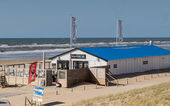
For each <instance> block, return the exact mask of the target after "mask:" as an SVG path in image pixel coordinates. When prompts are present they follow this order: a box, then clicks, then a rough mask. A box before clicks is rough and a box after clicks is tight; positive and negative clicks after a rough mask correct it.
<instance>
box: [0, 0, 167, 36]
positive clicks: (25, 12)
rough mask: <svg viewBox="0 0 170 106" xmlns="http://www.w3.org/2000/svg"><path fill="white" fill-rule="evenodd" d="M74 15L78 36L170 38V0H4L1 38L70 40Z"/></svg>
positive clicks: (0, 19)
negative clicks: (119, 21) (119, 31)
mask: <svg viewBox="0 0 170 106" xmlns="http://www.w3.org/2000/svg"><path fill="white" fill-rule="evenodd" d="M70 15H72V16H75V17H76V18H77V26H78V37H115V34H116V21H117V19H122V20H123V35H124V36H125V37H170V0H1V1H0V38H18V37H19V38H20V37H21V38H30V37H38V38H47V37H52V38H57V37H69V31H70V28H69V27H70V26H69V24H70V22H69V21H70V19H69V18H70Z"/></svg>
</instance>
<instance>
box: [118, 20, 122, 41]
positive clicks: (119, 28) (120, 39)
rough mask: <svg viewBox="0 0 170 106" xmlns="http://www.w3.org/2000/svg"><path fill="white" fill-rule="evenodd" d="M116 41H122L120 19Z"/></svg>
mask: <svg viewBox="0 0 170 106" xmlns="http://www.w3.org/2000/svg"><path fill="white" fill-rule="evenodd" d="M118 41H119V42H123V34H122V20H118Z"/></svg>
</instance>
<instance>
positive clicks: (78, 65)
mask: <svg viewBox="0 0 170 106" xmlns="http://www.w3.org/2000/svg"><path fill="white" fill-rule="evenodd" d="M80 68H88V61H73V69H80Z"/></svg>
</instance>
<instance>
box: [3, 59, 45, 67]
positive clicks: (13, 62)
mask: <svg viewBox="0 0 170 106" xmlns="http://www.w3.org/2000/svg"><path fill="white" fill-rule="evenodd" d="M40 60H42V59H40V58H32V59H10V60H0V65H12V64H24V63H33V62H35V61H40Z"/></svg>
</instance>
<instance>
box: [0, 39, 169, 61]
mask: <svg viewBox="0 0 170 106" xmlns="http://www.w3.org/2000/svg"><path fill="white" fill-rule="evenodd" d="M150 40H151V41H152V43H153V45H156V46H159V47H162V48H165V49H168V50H170V38H124V41H123V42H121V43H118V44H117V43H116V39H115V38H78V39H77V42H76V43H75V44H74V45H72V47H70V39H69V38H0V60H8V59H26V58H42V56H43V52H45V56H46V58H50V57H53V56H55V55H58V54H61V53H63V52H65V51H68V50H71V49H73V48H78V47H101V46H103V47H108V46H116V45H119V46H126V45H149V42H150Z"/></svg>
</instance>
